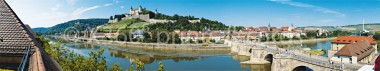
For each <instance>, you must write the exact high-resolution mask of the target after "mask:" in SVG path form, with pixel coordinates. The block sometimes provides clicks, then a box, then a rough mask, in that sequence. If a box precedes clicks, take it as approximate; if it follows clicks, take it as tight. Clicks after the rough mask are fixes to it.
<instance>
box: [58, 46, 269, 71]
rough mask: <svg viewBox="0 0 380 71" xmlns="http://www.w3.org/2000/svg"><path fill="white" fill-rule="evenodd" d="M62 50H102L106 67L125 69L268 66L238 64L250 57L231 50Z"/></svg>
mask: <svg viewBox="0 0 380 71" xmlns="http://www.w3.org/2000/svg"><path fill="white" fill-rule="evenodd" d="M64 47H66V48H68V49H69V50H73V51H74V52H76V53H78V54H81V55H84V56H88V55H87V53H89V52H91V51H97V50H99V49H100V48H104V49H105V51H104V54H103V56H105V57H106V61H107V66H109V67H110V66H112V65H114V64H120V67H122V68H123V69H124V70H126V69H127V68H128V67H129V66H130V65H131V64H132V63H133V62H134V61H135V59H138V60H139V61H142V62H143V63H145V64H146V65H145V68H146V69H145V70H146V71H155V70H157V68H158V66H159V65H158V62H160V61H162V62H163V64H164V67H165V70H168V71H270V64H269V65H242V64H240V62H243V61H247V60H249V57H248V56H235V55H230V54H229V53H230V51H193V50H153V49H143V48H133V47H121V46H110V45H103V44H91V43H66V45H65V46H64Z"/></svg>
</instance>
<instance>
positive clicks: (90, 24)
mask: <svg viewBox="0 0 380 71" xmlns="http://www.w3.org/2000/svg"><path fill="white" fill-rule="evenodd" d="M107 22H108V19H99V18H97V19H77V20H71V21H68V22H64V23H61V24H58V25H55V26H53V27H49V28H33V30H35V32H37V33H39V34H47V35H49V34H55V33H60V32H63V31H65V30H66V29H67V28H70V27H74V28H76V29H78V30H79V31H83V30H85V29H86V28H90V29H92V28H95V27H96V26H99V25H103V24H106V23H107Z"/></svg>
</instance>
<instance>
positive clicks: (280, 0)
mask: <svg viewBox="0 0 380 71" xmlns="http://www.w3.org/2000/svg"><path fill="white" fill-rule="evenodd" d="M270 1H272V2H276V3H280V4H286V5H290V6H295V7H302V8H310V9H312V10H314V11H318V12H322V13H326V14H335V15H337V16H339V17H345V16H346V15H345V14H343V13H340V12H338V11H334V10H331V9H327V8H323V7H319V6H314V5H310V4H305V3H301V2H294V1H291V0H270Z"/></svg>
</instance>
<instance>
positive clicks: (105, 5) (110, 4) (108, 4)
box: [104, 3, 112, 6]
mask: <svg viewBox="0 0 380 71" xmlns="http://www.w3.org/2000/svg"><path fill="white" fill-rule="evenodd" d="M111 5H112V4H109V3H107V4H104V6H111Z"/></svg>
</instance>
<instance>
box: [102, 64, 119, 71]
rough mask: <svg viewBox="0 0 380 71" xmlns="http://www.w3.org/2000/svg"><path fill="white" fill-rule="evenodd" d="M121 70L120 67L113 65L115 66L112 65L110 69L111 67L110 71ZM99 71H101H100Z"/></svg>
mask: <svg viewBox="0 0 380 71" xmlns="http://www.w3.org/2000/svg"><path fill="white" fill-rule="evenodd" d="M122 70H123V69H121V68H120V67H119V64H115V65H113V66H112V67H111V69H110V71H122ZM100 71H102V70H100Z"/></svg>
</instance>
